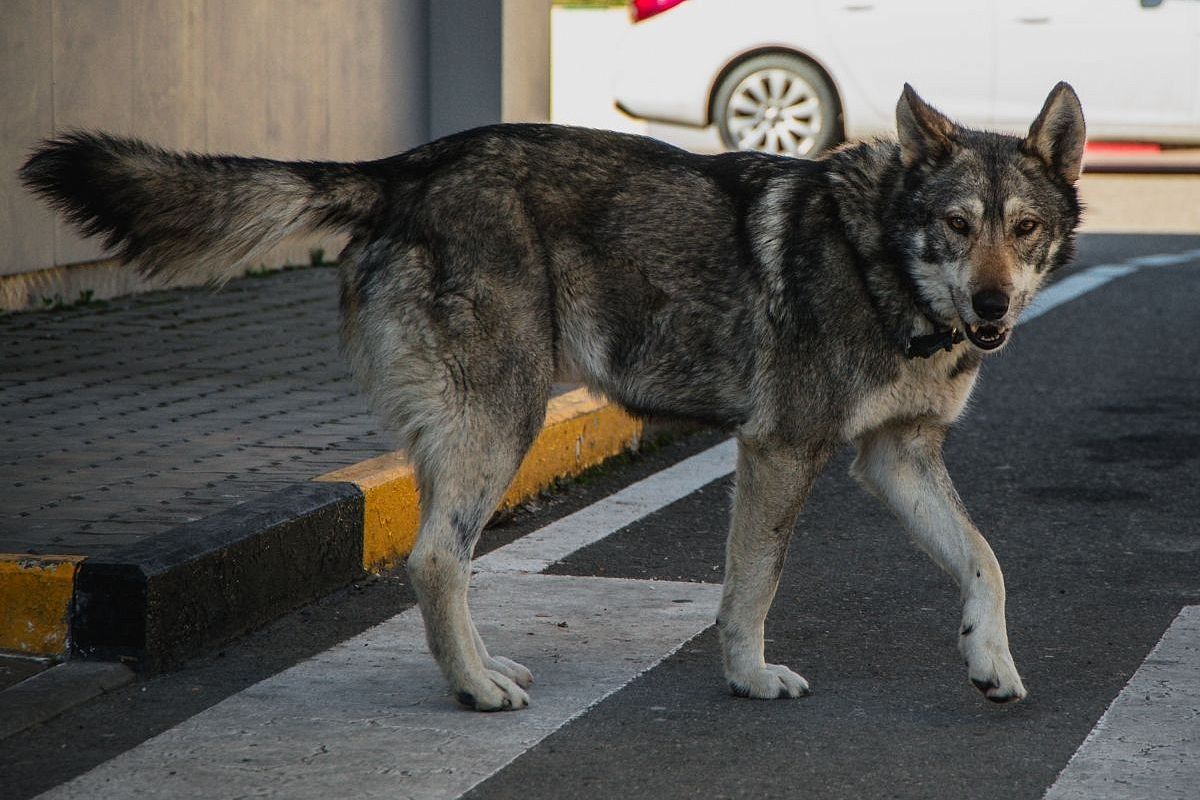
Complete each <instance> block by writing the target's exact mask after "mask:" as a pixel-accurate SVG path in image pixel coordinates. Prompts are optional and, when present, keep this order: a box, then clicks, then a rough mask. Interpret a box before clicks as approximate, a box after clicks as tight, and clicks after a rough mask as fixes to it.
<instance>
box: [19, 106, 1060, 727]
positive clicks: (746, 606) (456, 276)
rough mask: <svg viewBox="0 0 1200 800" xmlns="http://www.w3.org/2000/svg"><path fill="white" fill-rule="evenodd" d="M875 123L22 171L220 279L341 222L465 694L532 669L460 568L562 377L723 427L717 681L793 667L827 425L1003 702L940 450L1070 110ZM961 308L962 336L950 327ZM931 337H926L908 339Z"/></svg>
mask: <svg viewBox="0 0 1200 800" xmlns="http://www.w3.org/2000/svg"><path fill="white" fill-rule="evenodd" d="M897 125H898V129H899V132H900V140H899V142H886V141H877V142H869V143H862V144H854V145H849V146H846V147H844V148H842V149H840V150H838V151H836V152H834V153H832V154H830V155H829V156H827V157H826V158H824V159H822V160H819V161H798V160H788V159H784V158H778V157H771V156H765V155H759V154H749V153H731V154H725V155H719V156H712V157H706V156H698V155H693V154H690V153H687V152H684V151H681V150H678V149H676V148H673V147H670V146H668V145H665V144H663V143H661V142H657V141H654V140H651V139H646V138H641V137H636V136H628V135H624V134H617V133H607V132H600V131H592V130H581V129H574V128H563V127H556V126H550V125H501V126H494V127H488V128H481V129H478V130H474V131H468V132H466V133H462V134H457V135H454V136H450V137H448V138H445V139H442V140H439V141H436V142H432V143H430V144H427V145H424V146H422V147H418V148H416V149H415V150H412V151H410V152H407V153H404V154H402V155H399V156H395V157H392V158H388V159H384V160H380V161H373V162H364V163H358V164H322V163H284V162H277V161H270V160H266V159H247V158H237V157H230V156H200V155H184V154H176V153H170V152H166V151H163V150H160V149H158V148H155V147H151V146H148V145H146V144H143V143H141V142H137V141H133V140H128V139H122V138H117V137H113V136H107V135H104V134H93V133H82V132H80V133H73V134H68V135H66V136H64V137H62V138H59V139H55V140H52V141H48V142H46V143H45V144H43V145H42V146H41V148H40V149H38V150H37V151H36V152H35V153H34V154H33V156H32V157H31V158H30V160H29V161H28V163H27V164H26V165H25V167H24V168H23V170H22V177H23V179H24V180H25V182H26V184H27V185H28V186H30V187H31V188H32V189H33V190H34V191H37V192H39V193H40V194H42V195H43V196H45V197H47V198H48V199H49V200H50V201H51V202H52V203H53V204H54V205H55V206H56V207H58V208H59V209H61V210H63V211H64V212H65V213H66V215H67V217H68V218H69V219H71V220H72V221H73V222H75V223H76V224H77V225H78V226H80V227H81V229H82V230H84V231H85V232H87V233H90V234H101V235H104V236H105V237H106V241H107V243H108V245H109V246H111V247H114V248H116V251H117V253H118V255H120V256H121V257H122V258H124V259H126V260H127V261H132V262H134V263H136V264H137V265H138V267H139V268H140V269H141V270H142V271H143V272H145V273H147V274H150V275H163V276H166V277H173V276H179V275H184V274H187V275H191V276H193V277H197V276H198V277H204V278H207V279H209V280H212V281H214V282H220V281H223V280H225V279H228V278H229V277H231V276H233V275H236V274H238V273H239V272H240V271H241V269H242V268H243V267H244V265H245V264H246V263H252V262H253V259H254V258H255V257H257V255H258V254H260V253H261V252H262V251H263V250H265V249H266V248H268V247H269V246H271V245H272V244H274V243H275V242H277V241H278V240H279V239H280V238H282V237H283V236H285V235H287V234H289V233H295V232H302V231H313V230H342V231H345V232H347V233H348V234H349V235H350V243H349V245H348V246H347V248H346V250H345V252H344V253H343V255H342V258H341V266H340V270H341V309H342V333H343V336H344V341H345V346H346V350H347V353H348V354H349V357H350V360H351V362H352V364H353V367H354V371H355V372H356V374H357V376H358V378H359V379H360V380H361V382H362V385H363V386H364V387H365V389H366V390H367V392H368V393H369V395H370V397H371V399H372V401H373V403H374V405H375V407H376V408H377V409H378V410H379V412H380V413H381V415H382V416H383V418H384V419H385V420H386V422H387V423H388V424H389V426H390V427H391V428H392V430H394V431H395V432H396V434H397V435H398V436H399V438H400V442H401V444H403V446H404V447H406V448H407V449H408V451H409V454H410V457H411V458H412V460H413V463H414V465H415V468H416V471H417V475H418V480H419V483H420V489H421V498H422V522H421V532H420V536H419V539H418V542H417V545H416V547H415V549H414V551H413V553H412V555H411V557H410V559H409V565H408V567H409V572H410V574H411V576H412V580H413V584H414V586H415V587H416V590H417V594H418V597H419V600H420V605H421V610H422V613H423V615H424V618H425V623H426V629H427V632H428V637H429V643H430V646H431V649H432V651H433V654H434V656H435V657H436V659H437V661H438V663H439V665H440V666H441V668H442V670H443V672H444V673H445V675H446V677H447V679H448V681H449V683H450V685H451V688H452V690H453V692H454V694H455V696H456V697H457V698H458V699H459V700H460V701H461V702H463V703H464V704H466V705H468V706H470V707H473V708H477V709H481V710H495V709H502V708H520V707H522V706H524V705H525V704H526V703H527V702H528V695H527V694H526V692H525V688H527V687H528V685H529V683H530V682H531V681H532V676H531V675H530V674H529V671H528V670H526V669H525V668H524V667H522V666H520V665H519V664H516V663H515V662H512V661H509V660H508V659H504V658H499V657H493V656H491V655H489V653H488V651H487V649H486V647H485V646H484V644H483V642H482V640H481V639H480V638H479V635H478V633H476V631H475V629H474V626H473V624H472V622H471V619H470V615H469V612H468V609H467V582H468V577H469V572H470V558H471V554H472V551H473V549H474V546H475V543H476V540H477V539H478V536H479V533H480V530H481V528H482V526H483V525H484V523H485V521H486V520H487V519H488V516H489V515H490V513H491V511H492V509H493V508H494V507H495V506H496V504H497V502H498V501H499V499H500V497H501V496H502V494H503V492H504V490H505V488H506V487H507V485H508V483H509V481H510V480H511V478H512V476H513V474H514V472H515V470H516V469H517V466H518V465H519V463H520V461H521V459H522V457H523V455H524V453H525V452H526V449H527V448H528V447H529V445H530V443H531V442H532V441H533V439H534V437H535V436H536V435H537V432H538V430H539V429H540V426H541V423H542V418H543V415H544V409H545V406H546V402H547V398H548V396H549V392H550V386H551V383H552V382H554V381H556V380H557V381H582V382H583V383H584V384H586V385H587V386H588V387H589V388H590V389H592V390H593V391H595V392H598V393H601V394H604V395H606V396H607V397H609V398H610V399H612V400H613V401H615V402H617V403H619V404H621V405H622V406H624V407H625V408H627V409H629V410H631V411H633V412H634V413H639V414H652V415H663V416H671V417H683V418H689V419H696V420H703V421H707V422H711V423H714V424H717V425H721V426H725V427H727V428H729V429H732V430H733V431H735V432H736V434H737V436H738V439H739V442H740V451H739V461H738V483H737V491H736V498H735V502H734V508H733V522H732V526H731V530H730V535H729V543H728V561H727V566H726V577H725V580H726V583H725V594H724V599H723V601H722V604H721V611H720V616H719V620H718V626H719V630H720V635H721V641H722V648H723V652H724V661H725V672H726V678H727V680H728V682H729V685H730V687H731V689H732V690H733V691H734V692H735V693H737V694H742V695H748V696H752V697H761V698H769V697H795V696H799V695H801V694H804V693H806V692H807V691H808V685H807V683H806V682H805V681H804V679H803V678H801V677H800V676H799V675H797V674H796V673H794V672H792V671H791V670H789V669H787V668H786V667H783V666H779V665H771V664H767V663H766V662H765V660H764V656H763V622H764V619H765V617H766V613H767V609H768V608H769V606H770V604H771V601H772V598H773V596H774V593H775V587H776V584H777V582H778V578H779V572H780V569H781V566H782V563H783V559H784V555H785V553H786V550H787V545H788V540H789V538H790V534H791V531H792V528H793V526H794V524H795V521H796V517H797V514H798V513H799V510H800V507H801V505H802V504H803V500H804V498H805V496H806V493H807V491H808V489H809V487H810V486H811V484H812V481H813V479H814V478H815V476H816V475H817V474H818V472H819V471H820V469H821V468H822V466H823V465H824V463H825V461H826V459H827V458H828V457H829V455H830V454H831V453H832V452H834V451H835V450H836V449H837V448H838V447H840V446H841V445H842V444H843V443H846V442H850V443H853V444H854V445H855V447H856V448H857V449H858V457H857V459H856V461H855V464H854V468H853V472H854V474H855V476H856V477H858V478H859V479H860V480H861V481H862V482H863V484H864V485H865V486H866V487H867V488H868V489H869V490H870V491H872V492H873V493H875V494H876V495H878V496H879V497H881V498H882V499H883V501H884V502H886V503H887V504H888V505H889V506H890V507H892V508H893V509H894V510H895V512H896V513H897V515H898V516H899V517H900V519H901V520H902V521H903V523H904V524H905V526H906V528H907V529H908V530H909V532H910V533H911V535H912V536H913V538H914V539H915V540H916V542H917V544H918V545H920V546H921V547H922V548H923V549H925V550H926V551H927V552H929V554H930V555H931V557H932V558H933V559H934V560H935V561H936V562H937V563H938V564H939V565H941V566H942V567H943V568H945V569H946V570H947V571H949V572H950V573H951V575H952V576H953V577H954V578H955V579H956V581H957V582H958V584H959V586H960V588H961V591H962V597H963V615H962V622H961V625H960V626H958V627H957V628H956V630H962V631H966V633H963V634H962V635H960V637H959V643H960V648H961V650H962V653H963V655H964V657H965V658H966V661H967V667H968V674H969V677H970V679H971V680H972V681H973V682H974V683H975V684H976V685H977V686H979V687H980V688H981V690H982V691H984V692H985V694H986V695H987V696H988V697H989V698H990V699H993V700H996V701H1004V700H1013V699H1020V698H1021V697H1023V696H1024V695H1025V688H1024V686H1023V685H1022V683H1021V679H1020V677H1019V675H1018V674H1017V671H1016V668H1015V666H1014V665H1013V661H1012V657H1011V655H1010V653H1009V647H1008V638H1007V632H1006V627H1005V620H1004V583H1003V578H1002V576H1001V573H1000V568H999V565H998V564H997V563H996V559H995V557H994V556H993V555H992V551H991V549H990V548H989V547H988V545H987V542H986V541H984V539H983V537H982V535H981V534H980V533H979V532H978V530H976V528H975V527H974V525H973V524H972V523H971V521H970V518H969V517H968V516H967V513H966V511H965V510H964V509H963V507H962V504H961V502H960V501H959V499H958V496H957V495H956V493H955V491H954V487H953V485H952V484H951V482H950V479H949V477H948V475H947V474H946V471H945V467H944V465H943V463H942V458H941V443H942V439H943V437H944V435H945V432H946V430H947V428H948V426H949V425H950V424H951V423H952V422H953V421H954V420H955V419H956V418H957V417H958V416H959V415H960V413H961V412H962V410H963V408H964V406H965V405H966V402H967V398H968V395H969V394H970V392H971V388H972V386H973V384H974V382H975V378H976V375H977V374H978V369H979V366H980V363H981V361H982V356H983V354H984V352H985V351H990V350H994V349H997V348H998V347H1000V346H1002V345H1003V344H1004V343H1005V342H1006V340H1007V338H1008V336H1009V335H1010V333H1011V329H1012V326H1013V325H1014V324H1015V322H1016V319H1017V317H1018V315H1019V314H1020V312H1021V310H1022V309H1023V308H1024V307H1025V306H1026V305H1027V304H1028V303H1029V301H1030V299H1031V298H1032V297H1033V294H1034V292H1035V291H1036V290H1037V289H1038V287H1039V286H1040V285H1041V283H1042V281H1043V280H1044V279H1045V277H1046V275H1047V274H1049V273H1050V272H1051V271H1052V270H1053V269H1055V268H1057V267H1059V266H1061V265H1062V264H1064V263H1065V262H1066V261H1067V260H1069V258H1070V257H1071V254H1072V250H1073V235H1074V230H1075V227H1076V225H1077V224H1078V222H1079V214H1080V206H1079V202H1078V199H1077V196H1076V192H1075V188H1074V182H1075V180H1076V178H1077V177H1078V175H1079V162H1080V158H1081V155H1082V143H1083V137H1084V123H1083V116H1082V112H1081V111H1080V108H1079V102H1078V99H1077V98H1076V97H1075V94H1074V92H1073V91H1072V90H1071V89H1070V87H1068V86H1066V84H1060V85H1059V86H1057V87H1055V89H1054V90H1053V91H1052V92H1051V94H1050V96H1049V98H1048V99H1047V101H1046V105H1045V107H1044V109H1043V111H1042V113H1041V115H1040V116H1039V117H1038V119H1037V120H1036V121H1035V122H1034V124H1033V126H1032V128H1031V130H1030V133H1029V135H1028V136H1026V137H1025V138H1018V137H1011V136H1004V135H999V134H993V133H983V132H978V131H973V130H968V129H964V128H962V127H960V126H958V125H956V124H954V123H953V122H951V121H950V120H948V119H947V118H946V117H944V116H943V115H941V114H940V113H939V112H937V111H935V110H934V109H933V108H931V107H930V106H928V105H927V104H925V103H924V101H922V100H921V99H920V98H919V97H918V96H917V95H916V93H915V92H913V91H912V89H911V88H909V87H906V88H905V92H904V95H903V96H902V98H901V100H900V103H899V106H898V109H897ZM1000 302H1002V303H1003V306H1002V308H1000V309H999V310H1001V311H1002V312H1003V313H1002V316H1000V317H996V315H995V312H996V310H997V303H1000ZM980 309H983V310H985V311H986V310H988V309H991V311H990V312H989V313H990V316H988V317H987V318H986V319H985V318H984V317H982V316H980V314H981V313H983V311H980ZM956 331H957V332H961V333H958V334H957V338H958V339H959V340H960V341H961V337H962V334H965V335H966V336H967V337H968V339H969V341H967V342H963V343H959V344H953V342H954V337H951V334H952V333H954V332H956ZM922 336H925V337H928V336H934V338H937V336H945V337H947V338H946V345H947V349H946V350H941V351H937V352H935V353H933V354H932V355H930V356H929V357H928V358H919V359H914V358H908V357H906V355H905V354H906V351H910V350H911V348H910V344H911V343H912V342H913V341H914V339H915V338H917V337H922Z"/></svg>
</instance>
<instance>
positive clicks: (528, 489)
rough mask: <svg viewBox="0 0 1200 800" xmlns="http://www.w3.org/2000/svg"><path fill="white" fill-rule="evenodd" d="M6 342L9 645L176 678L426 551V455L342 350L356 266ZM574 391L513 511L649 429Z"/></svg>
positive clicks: (51, 320)
mask: <svg viewBox="0 0 1200 800" xmlns="http://www.w3.org/2000/svg"><path fill="white" fill-rule="evenodd" d="M0 353H3V355H2V356H0V358H2V359H3V361H2V363H3V365H4V366H3V371H2V372H0V421H2V423H3V424H2V433H0V442H3V447H2V448H0V487H3V488H2V491H0V651H8V652H16V653H23V654H28V655H38V656H49V657H54V658H57V657H62V656H64V655H67V654H68V653H69V654H72V655H73V656H76V657H87V658H101V659H109V660H121V661H125V662H127V663H130V664H131V665H133V666H135V667H136V668H138V669H141V670H142V671H154V670H157V669H160V668H163V667H166V666H169V665H171V664H173V663H178V662H179V661H181V660H182V659H184V658H186V657H188V656H189V655H191V654H194V653H196V652H200V651H201V650H203V649H205V648H207V647H211V646H215V645H217V644H219V643H220V642H222V641H225V640H227V639H228V638H230V637H231V636H234V635H237V634H239V633H241V632H243V631H245V630H248V629H250V628H252V627H255V626H256V625H259V624H262V623H264V622H266V621H269V620H270V619H272V618H273V617H274V616H276V615H277V614H279V613H282V612H283V611H286V610H288V609H290V608H292V607H295V606H297V605H299V604H301V603H303V602H306V601H308V600H311V599H313V598H315V597H317V596H320V595H321V594H323V593H325V592H327V591H330V590H332V589H333V588H336V587H337V586H339V585H344V584H346V583H348V582H350V581H353V580H355V579H356V578H358V577H360V576H361V575H363V574H364V571H366V570H370V569H373V568H374V569H379V568H386V567H387V566H389V565H391V564H394V563H396V562H397V561H398V560H399V559H400V558H401V557H402V556H403V555H405V554H406V553H407V551H408V548H410V547H411V543H412V541H413V538H414V535H415V529H416V520H417V498H416V492H415V487H414V485H413V481H412V475H411V470H410V469H409V468H408V466H407V463H406V462H405V460H404V458H403V455H402V454H398V453H391V452H390V450H391V443H390V440H389V438H388V437H387V436H386V435H385V434H383V433H381V432H380V430H379V428H378V425H377V422H376V420H375V418H374V417H373V416H372V415H371V414H370V413H369V412H368V410H367V407H366V403H365V400H364V399H363V397H362V396H361V395H360V394H358V393H357V391H356V390H355V388H354V386H353V384H352V381H351V380H350V377H349V374H348V372H347V369H346V366H345V363H344V360H343V359H342V357H341V355H340V354H339V352H338V346H337V289H336V273H335V270H334V269H331V268H322V267H313V268H305V269H295V270H287V271H284V272H277V273H271V274H268V275H265V276H261V277H252V278H246V279H242V280H238V281H235V282H233V283H231V284H230V285H229V286H227V287H226V288H225V289H223V290H222V291H220V292H212V291H208V290H194V289H193V290H172V291H163V292H156V293H152V294H147V295H141V296H137V297H133V298H125V299H121V300H116V301H111V302H109V303H106V304H92V305H85V306H81V307H75V308H62V309H54V310H49V311H43V312H29V313H20V314H13V315H9V316H0ZM569 389H570V387H558V388H557V391H556V397H555V399H554V400H553V401H552V403H551V408H550V409H549V413H548V415H547V422H546V426H545V428H544V430H543V434H542V436H541V437H540V438H539V441H538V443H537V444H536V445H535V448H534V451H533V452H532V453H531V454H530V457H529V458H528V459H527V460H526V463H525V465H524V467H523V468H522V472H521V474H520V475H519V476H518V478H517V480H515V481H514V486H513V488H512V490H511V491H510V495H509V497H508V498H506V502H507V503H508V504H509V505H513V504H516V503H519V502H521V501H522V500H524V499H526V498H528V497H530V496H532V495H533V494H535V493H536V492H538V491H540V490H541V489H543V488H545V487H546V486H548V485H550V484H551V483H553V481H554V480H556V479H558V478H560V477H563V476H566V475H571V474H574V473H576V472H579V471H581V470H583V469H586V468H587V467H588V466H591V465H593V464H596V463H598V462H599V461H601V460H603V459H604V458H606V457H608V456H610V455H613V454H615V453H617V452H620V451H622V450H623V449H625V448H627V447H629V446H632V445H634V444H636V442H637V440H638V437H639V435H640V426H639V425H638V423H636V422H634V421H633V420H631V419H629V418H628V417H626V416H625V415H624V414H622V413H620V412H618V411H616V410H615V409H613V408H611V407H609V406H607V404H605V403H604V402H603V401H600V400H597V399H595V398H591V397H590V396H588V395H586V393H585V392H583V391H582V390H575V391H569ZM314 479H318V480H314Z"/></svg>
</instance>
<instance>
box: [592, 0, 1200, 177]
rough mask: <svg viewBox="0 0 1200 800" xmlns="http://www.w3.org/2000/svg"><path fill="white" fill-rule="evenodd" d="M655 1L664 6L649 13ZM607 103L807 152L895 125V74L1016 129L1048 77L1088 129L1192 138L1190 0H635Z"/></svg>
mask: <svg viewBox="0 0 1200 800" xmlns="http://www.w3.org/2000/svg"><path fill="white" fill-rule="evenodd" d="M656 5H657V6H658V8H664V10H661V11H659V10H658V8H652V9H651V10H650V11H649V12H648V11H647V8H648V7H654V6H656ZM631 6H632V9H633V14H634V18H635V20H638V19H639V17H641V19H640V20H639V21H637V22H635V24H633V25H632V26H631V27H630V30H629V35H628V37H627V40H626V42H625V44H624V48H623V52H622V54H621V56H620V60H619V64H620V68H619V73H618V75H617V76H616V79H615V83H614V93H615V99H616V102H617V106H618V108H620V109H621V110H622V111H624V112H625V113H627V114H629V115H631V116H633V117H637V118H641V119H645V120H652V121H662V122H670V123H675V124H686V125H694V126H707V125H716V126H717V129H718V131H719V132H720V135H721V139H722V140H723V141H724V142H725V144H726V145H727V146H729V147H730V148H739V149H752V150H762V151H767V152H774V153H783V154H787V155H800V156H803V155H810V154H816V153H819V152H820V151H822V150H824V149H825V148H827V147H830V146H831V145H834V144H836V143H838V142H839V141H841V140H843V139H846V138H851V139H854V138H861V137H864V136H871V135H878V134H883V133H887V132H890V131H891V130H893V119H894V110H895V107H896V101H897V99H898V98H899V97H900V91H901V88H902V87H903V85H904V83H905V82H908V83H911V84H912V85H913V86H914V87H915V88H916V89H917V91H919V92H920V93H921V95H922V97H925V98H927V99H928V100H929V101H930V102H932V103H934V104H935V105H937V106H938V107H939V108H942V109H944V110H946V111H947V112H949V113H950V114H951V115H952V116H954V117H955V118H957V119H958V120H960V121H961V122H963V123H964V124H967V125H971V126H978V127H987V128H991V129H995V130H1007V131H1011V132H1014V133H1015V132H1018V131H1022V130H1023V128H1024V126H1027V125H1028V123H1029V120H1030V119H1032V118H1033V117H1034V116H1035V115H1036V114H1037V111H1038V108H1039V107H1040V104H1041V102H1042V100H1043V99H1044V98H1045V96H1046V92H1047V91H1049V89H1050V87H1052V86H1053V85H1054V84H1055V83H1057V82H1058V81H1060V80H1066V81H1068V82H1070V83H1071V84H1072V85H1073V86H1074V87H1075V89H1076V91H1077V92H1078V93H1079V96H1080V98H1081V100H1082V101H1083V108H1084V112H1085V114H1086V115H1087V122H1088V134H1089V136H1090V138H1092V139H1102V140H1114V141H1122V140H1124V141H1150V142H1161V143H1174V144H1195V143H1198V142H1200V96H1198V88H1200V87H1198V86H1197V79H1198V72H1200V64H1198V63H1197V62H1198V55H1197V53H1198V47H1197V43H1198V41H1200V40H1198V37H1200V2H1196V1H1195V0H685V1H684V2H671V0H658V2H657V4H656V3H655V0H649V2H645V1H644V0H638V1H637V2H635V3H632V4H631Z"/></svg>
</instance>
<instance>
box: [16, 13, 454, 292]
mask: <svg viewBox="0 0 1200 800" xmlns="http://www.w3.org/2000/svg"><path fill="white" fill-rule="evenodd" d="M434 1H436V0H434ZM426 3H427V0H0V278H2V276H4V275H13V274H16V273H23V272H31V271H34V270H44V269H45V268H48V267H53V266H61V265H66V264H72V263H77V262H81V261H89V260H93V259H97V258H99V257H100V256H101V253H100V251H99V249H98V248H97V246H96V244H95V243H94V242H91V241H82V240H80V239H79V238H78V237H76V236H75V235H74V234H73V233H71V232H70V231H68V230H67V229H66V228H65V227H63V226H62V225H61V224H60V223H57V222H56V221H55V219H54V217H53V215H52V214H51V213H50V212H48V211H47V210H45V208H44V207H43V206H42V205H41V204H40V203H38V202H37V201H35V200H34V199H33V198H32V197H30V196H29V194H28V193H27V192H25V191H24V190H23V189H22V188H21V187H20V184H19V183H18V182H17V179H16V175H15V172H16V169H17V168H18V167H19V166H20V164H21V162H22V161H23V159H24V157H25V154H26V153H27V152H28V150H29V148H30V146H31V145H33V144H34V143H35V142H37V141H38V140H39V139H41V138H43V137H46V136H49V135H51V134H53V133H54V132H55V131H59V130H63V129H67V128H73V127H81V128H102V129H105V130H109V131H112V132H115V133H122V134H131V135H135V136H140V137H143V138H146V139H148V140H151V141H153V142H155V143H158V144H162V145H165V146H167V147H177V148H187V149H194V150H210V151H224V152H237V153H242V154H246V155H264V156H270V157H276V158H314V159H324V158H331V159H339V160H349V159H364V158H376V157H380V156H384V155H389V154H392V153H395V152H399V151H401V150H404V149H406V148H408V147H411V146H413V145H415V144H418V143H419V142H421V141H423V140H424V139H425V138H426V132H427V130H428V128H427V122H426V116H427V109H428V104H429V101H428V96H427V95H428V85H429V76H428V68H427V64H428V53H427V47H428V44H427V42H428V39H427V36H426V15H427V5H426ZM305 252H306V251H305ZM72 285H74V284H72ZM105 293H106V294H108V293H109V292H105ZM66 299H72V298H66Z"/></svg>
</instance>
